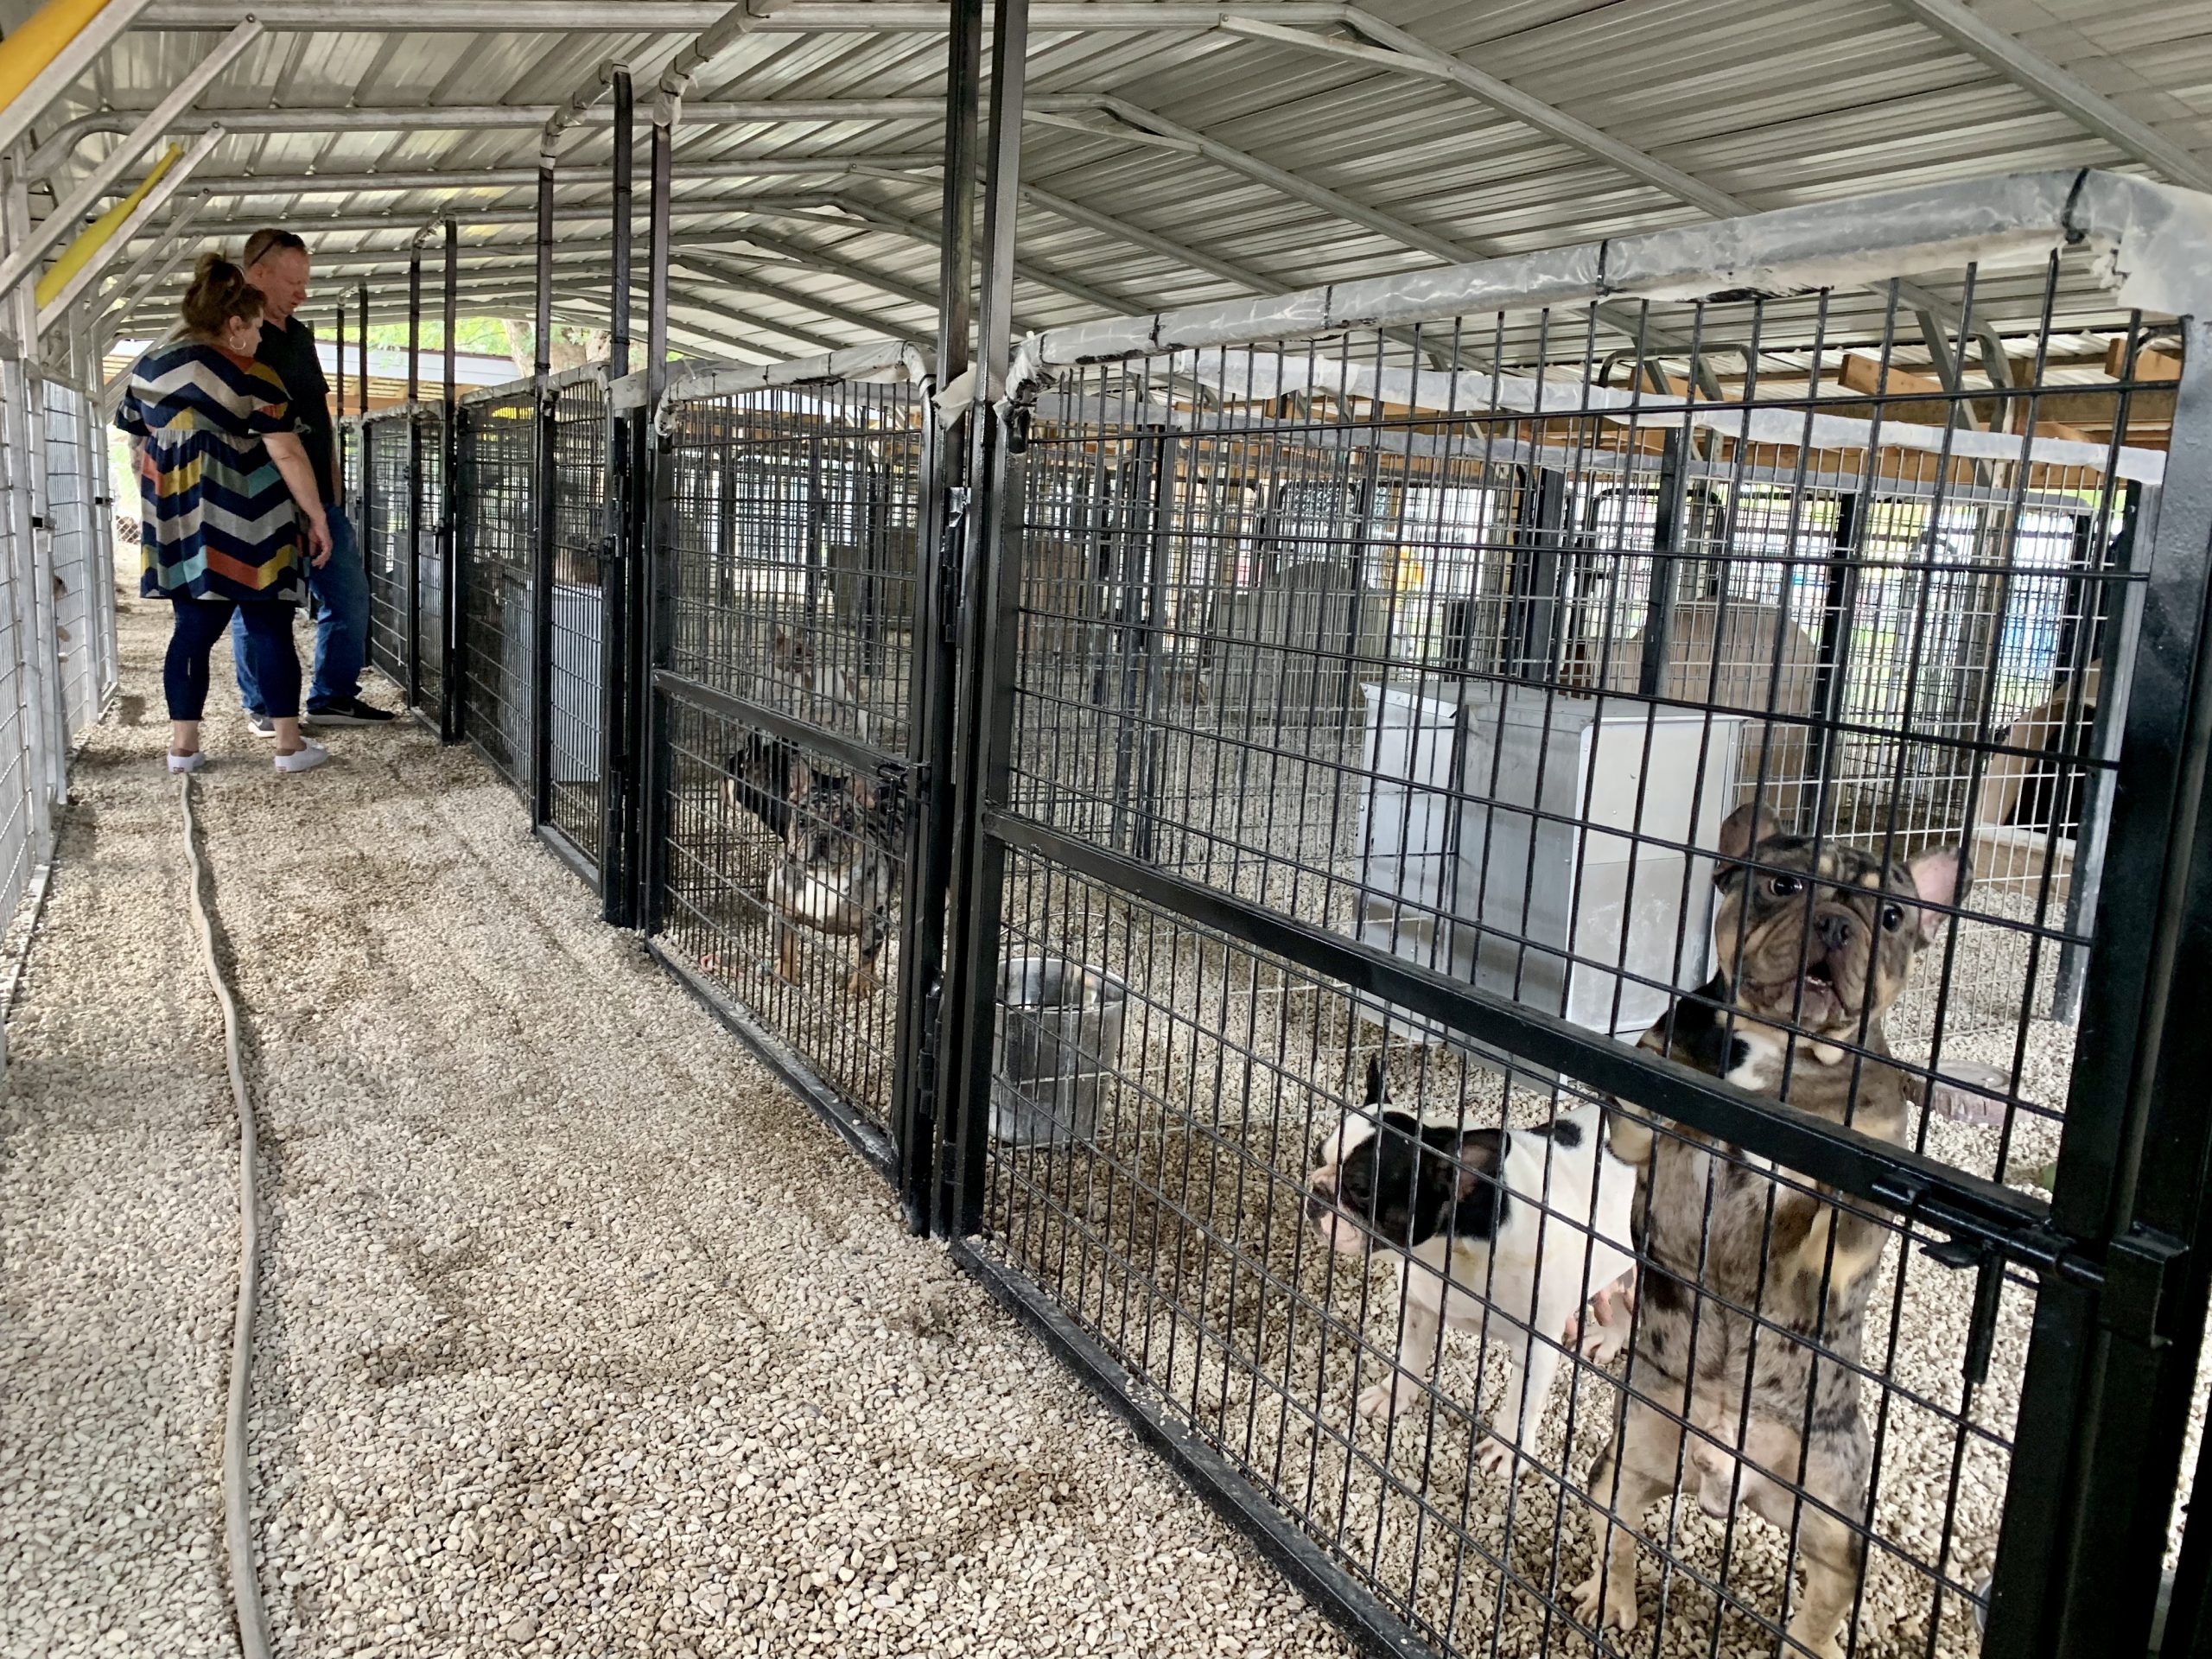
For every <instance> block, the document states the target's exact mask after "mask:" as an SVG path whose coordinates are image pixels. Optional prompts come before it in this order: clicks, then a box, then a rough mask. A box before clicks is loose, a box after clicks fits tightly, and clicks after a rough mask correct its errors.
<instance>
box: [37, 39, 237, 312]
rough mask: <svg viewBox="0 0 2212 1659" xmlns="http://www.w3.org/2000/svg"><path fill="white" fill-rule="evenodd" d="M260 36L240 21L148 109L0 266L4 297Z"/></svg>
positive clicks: (201, 124) (209, 119)
mask: <svg viewBox="0 0 2212 1659" xmlns="http://www.w3.org/2000/svg"><path fill="white" fill-rule="evenodd" d="M260 34H261V25H260V24H259V23H257V22H254V21H253V19H251V17H249V18H247V19H246V20H245V22H242V23H240V24H239V25H238V27H237V28H236V29H232V31H231V32H230V33H229V34H228V35H225V36H224V37H223V39H222V40H221V41H219V42H218V43H217V44H216V47H215V49H214V50H213V51H212V52H210V53H208V54H207V56H206V57H204V58H202V59H200V61H199V62H198V63H197V64H195V65H194V67H193V69H192V73H189V74H188V75H187V76H185V78H184V79H182V80H181V81H179V82H177V84H176V86H175V87H174V88H173V89H171V91H170V92H169V95H168V97H167V98H165V99H162V101H161V102H160V103H159V104H157V105H155V106H154V107H153V108H152V109H150V110H149V111H147V112H146V114H145V116H144V118H143V119H141V120H140V121H139V122H138V124H137V125H136V126H134V127H132V128H131V129H130V136H129V137H126V138H124V141H123V142H122V143H119V144H117V145H116V146H115V147H114V148H113V149H110V150H109V151H108V153H107V154H106V155H105V156H102V157H101V158H100V161H99V166H97V167H96V168H93V169H92V172H91V173H90V174H89V175H87V176H86V178H85V180H84V181H82V182H81V183H79V185H78V187H77V188H75V189H74V190H73V191H71V192H70V193H69V194H68V196H67V199H66V200H63V201H61V202H60V204H59V205H57V206H56V207H55V208H54V211H53V212H52V213H48V215H47V216H46V217H45V218H44V219H41V221H40V222H39V224H38V226H37V228H36V229H35V230H34V231H32V232H31V233H30V235H29V237H28V238H25V239H24V241H23V243H22V245H21V246H19V247H17V248H15V249H14V250H12V251H10V253H9V256H8V258H7V260H6V262H5V263H4V264H0V294H4V293H6V292H7V291H8V290H9V289H11V288H13V287H14V286H15V285H16V283H19V282H21V281H22V279H23V277H24V276H25V275H26V274H27V273H28V272H29V270H31V269H32V267H34V266H35V265H36V264H38V263H39V262H40V261H41V259H43V258H44V257H46V252H47V250H48V249H49V248H51V247H52V246H53V245H54V244H55V243H56V242H59V241H60V239H61V238H63V237H64V236H66V235H67V234H68V233H69V232H71V231H73V230H74V229H75V228H76V227H77V226H80V225H82V224H83V223H84V222H85V220H86V219H90V218H91V217H92V208H93V205H94V204H95V203H97V202H99V200H102V199H103V197H105V195H107V194H111V187H112V186H113V185H114V184H115V183H116V181H117V180H118V177H119V175H121V174H122V172H123V169H124V168H126V167H128V166H130V163H131V162H135V161H137V159H138V157H139V156H142V155H143V154H144V153H145V152H146V150H147V149H148V148H149V147H150V146H151V145H152V143H154V141H155V140H156V138H159V137H162V135H163V134H164V133H167V132H169V131H172V130H175V128H176V127H177V126H178V125H179V122H178V120H177V118H178V117H179V116H180V115H181V114H182V113H183V111H184V110H185V108H186V107H187V106H188V105H190V104H191V103H192V101H193V100H194V99H196V98H198V97H199V96H200V93H202V92H206V91H207V88H208V86H209V85H210V84H211V83H212V82H213V80H214V79H215V77H216V76H218V75H219V74H221V73H223V71H224V70H226V69H227V68H228V67H230V66H231V63H232V60H234V59H236V58H237V56H238V54H239V53H241V52H243V51H245V49H246V48H247V47H249V46H251V45H252V44H253V42H254V41H255V40H256V39H257V38H258V37H259V35H260ZM214 124H215V120H214V118H213V116H210V117H207V118H205V119H204V120H202V121H200V122H199V123H197V124H196V125H197V126H198V127H199V128H200V129H202V130H204V129H205V128H207V127H209V126H213V125H214Z"/></svg>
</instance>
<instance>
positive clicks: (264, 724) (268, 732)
mask: <svg viewBox="0 0 2212 1659" xmlns="http://www.w3.org/2000/svg"><path fill="white" fill-rule="evenodd" d="M245 728H246V730H248V731H249V732H251V733H252V734H254V735H255V736H256V737H274V736H276V735H277V722H276V721H273V720H271V719H270V718H269V716H268V715H257V714H256V713H255V712H254V711H253V710H252V709H247V710H246V711H245Z"/></svg>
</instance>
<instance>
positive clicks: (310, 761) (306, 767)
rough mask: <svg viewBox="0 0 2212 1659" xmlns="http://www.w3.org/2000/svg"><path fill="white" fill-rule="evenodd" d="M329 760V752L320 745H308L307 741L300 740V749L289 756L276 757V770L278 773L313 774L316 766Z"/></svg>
mask: <svg viewBox="0 0 2212 1659" xmlns="http://www.w3.org/2000/svg"><path fill="white" fill-rule="evenodd" d="M329 759H330V751H329V750H328V749H326V748H324V747H322V745H321V744H320V743H310V742H308V741H307V739H305V738H302V739H301V740H300V747H298V748H297V749H296V750H294V751H293V752H292V753H289V754H280V755H278V756H277V771H279V772H313V771H314V770H315V768H316V767H317V766H321V764H322V763H323V762H324V761H326V760H329Z"/></svg>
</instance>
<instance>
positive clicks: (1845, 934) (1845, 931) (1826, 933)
mask: <svg viewBox="0 0 2212 1659" xmlns="http://www.w3.org/2000/svg"><path fill="white" fill-rule="evenodd" d="M1813 931H1815V933H1817V934H1819V935H1820V938H1821V944H1824V945H1826V946H1827V948H1828V949H1829V950H1842V949H1843V947H1844V946H1846V945H1847V944H1850V943H1851V937H1852V934H1853V931H1854V930H1853V927H1852V925H1851V918H1850V917H1848V916H1839V915H1837V914H1836V913H1835V912H1833V911H1831V912H1828V913H1827V914H1826V915H1824V916H1822V917H1821V918H1820V919H1819V920H1818V921H1817V922H1815V924H1814V925H1813Z"/></svg>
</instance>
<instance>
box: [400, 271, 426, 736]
mask: <svg viewBox="0 0 2212 1659" xmlns="http://www.w3.org/2000/svg"><path fill="white" fill-rule="evenodd" d="M422 354H423V243H422V239H421V238H419V237H418V238H416V240H415V242H414V243H413V245H410V247H409V249H408V250H407V626H406V627H405V628H404V630H403V634H404V642H405V653H406V659H405V664H404V667H405V673H406V680H407V685H406V693H407V706H408V707H409V708H410V709H412V708H414V707H416V705H417V704H418V703H419V702H421V701H422V696H423V607H422V603H421V600H422V580H421V563H422V553H423V429H422V426H421V424H420V423H418V422H417V421H416V418H415V404H416V401H417V399H418V398H419V397H421V395H422V391H423V385H422V376H421V373H420V367H421V364H422V360H423V355H422Z"/></svg>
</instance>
